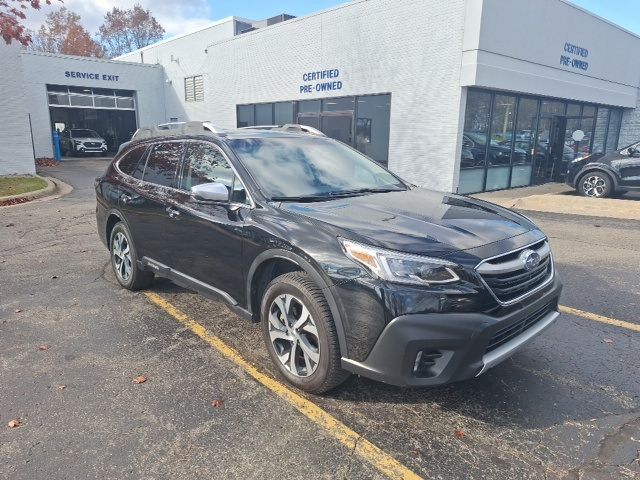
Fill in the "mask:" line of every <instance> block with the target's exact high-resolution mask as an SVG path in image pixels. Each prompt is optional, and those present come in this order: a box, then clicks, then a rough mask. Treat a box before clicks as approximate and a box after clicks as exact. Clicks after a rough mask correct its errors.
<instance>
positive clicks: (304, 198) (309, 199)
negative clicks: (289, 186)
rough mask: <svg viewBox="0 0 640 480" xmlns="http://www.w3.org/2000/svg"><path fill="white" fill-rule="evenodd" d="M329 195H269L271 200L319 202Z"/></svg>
mask: <svg viewBox="0 0 640 480" xmlns="http://www.w3.org/2000/svg"><path fill="white" fill-rule="evenodd" d="M330 198H331V197H329V196H328V195H298V196H296V195H294V196H291V197H271V201H273V202H319V201H322V200H329V199H330Z"/></svg>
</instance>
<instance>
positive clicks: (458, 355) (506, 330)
mask: <svg viewBox="0 0 640 480" xmlns="http://www.w3.org/2000/svg"><path fill="white" fill-rule="evenodd" d="M545 290H546V291H545V293H544V294H543V295H534V296H532V298H535V300H529V301H528V302H527V301H525V302H523V306H522V307H521V308H518V309H515V310H513V311H511V312H510V313H509V314H507V315H505V316H502V317H493V316H491V315H488V314H483V313H428V314H412V315H403V316H400V317H397V318H395V319H393V320H392V321H391V322H390V323H389V324H388V325H387V326H386V327H385V329H384V330H383V331H382V333H381V335H380V337H379V338H378V340H377V342H376V343H375V345H374V346H373V348H372V350H371V352H370V353H369V355H368V356H367V358H366V359H365V360H363V361H360V362H358V361H355V360H351V359H348V358H342V366H343V368H344V369H346V370H348V371H350V372H352V373H355V374H359V375H362V376H364V377H368V378H371V379H374V380H378V381H381V382H385V383H389V384H392V385H397V386H429V385H441V384H444V383H450V382H455V381H460V380H466V379H469V378H473V377H476V376H478V375H480V374H482V373H484V372H486V371H487V370H488V369H489V368H491V367H494V366H495V365H497V364H499V363H500V362H502V361H504V360H506V359H507V358H509V357H510V356H511V355H512V354H513V353H515V352H516V351H517V350H518V349H519V348H520V347H522V346H523V345H525V344H526V343H528V342H529V341H530V340H532V339H533V338H534V337H536V336H537V335H538V334H540V333H541V332H542V331H544V330H545V329H546V328H548V327H549V326H550V325H552V324H553V323H554V321H555V320H556V318H557V317H558V315H559V314H558V299H559V297H560V292H561V290H562V285H561V284H560V282H559V280H558V279H557V277H556V278H555V279H554V280H553V283H552V284H551V285H550V288H548V289H545Z"/></svg>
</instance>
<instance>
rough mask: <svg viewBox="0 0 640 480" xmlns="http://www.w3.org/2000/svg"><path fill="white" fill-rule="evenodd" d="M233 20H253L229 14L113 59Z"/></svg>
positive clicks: (249, 21)
mask: <svg viewBox="0 0 640 480" xmlns="http://www.w3.org/2000/svg"><path fill="white" fill-rule="evenodd" d="M233 20H238V21H241V22H248V23H251V22H253V20H249V19H248V18H242V17H236V16H233V15H232V16H229V17H224V18H222V19H220V20H216V21H215V22H211V23H209V24H207V25H204V26H202V27H198V28H195V29H193V30H189V31H188V32H184V33H180V34H178V35H174V36H173V37H169V38H164V39H162V40H160V41H158V42H156V43H152V44H151V45H147V46H146V47H142V48H138V49H137V50H132V51H131V52H128V53H124V54H122V55H119V56H117V57H114V60H118V61H122V60H120V59H121V58H122V57H126V56H128V55H131V54H132V53H140V52H144V51H146V50H149V49H151V48H154V47H157V46H159V45H164V44H165V43H169V42H173V41H174V40H179V39H181V38H184V37H188V36H189V35H193V34H195V33H199V32H202V31H204V30H207V29H209V28H212V27H217V26H218V25H222V24H223V23H227V22H231V21H233Z"/></svg>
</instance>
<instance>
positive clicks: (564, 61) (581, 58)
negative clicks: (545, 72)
mask: <svg viewBox="0 0 640 480" xmlns="http://www.w3.org/2000/svg"><path fill="white" fill-rule="evenodd" d="M588 56H589V50H587V49H586V48H583V47H581V46H579V45H574V44H573V43H570V42H565V44H564V53H563V54H561V55H560V65H563V66H565V67H572V68H577V69H580V70H584V71H587V70H589V62H587V57H588Z"/></svg>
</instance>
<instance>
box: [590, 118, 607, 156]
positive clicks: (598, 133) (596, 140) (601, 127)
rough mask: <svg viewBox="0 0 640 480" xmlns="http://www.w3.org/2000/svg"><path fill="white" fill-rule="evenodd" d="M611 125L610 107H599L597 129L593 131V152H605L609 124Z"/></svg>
mask: <svg viewBox="0 0 640 480" xmlns="http://www.w3.org/2000/svg"><path fill="white" fill-rule="evenodd" d="M608 125H609V109H608V108H607V107H598V114H597V116H596V129H595V131H594V132H593V148H592V151H593V153H604V151H605V147H606V143H607V126H608Z"/></svg>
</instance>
